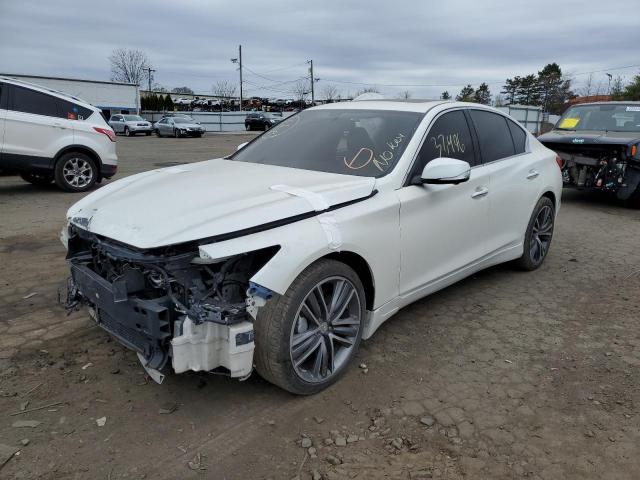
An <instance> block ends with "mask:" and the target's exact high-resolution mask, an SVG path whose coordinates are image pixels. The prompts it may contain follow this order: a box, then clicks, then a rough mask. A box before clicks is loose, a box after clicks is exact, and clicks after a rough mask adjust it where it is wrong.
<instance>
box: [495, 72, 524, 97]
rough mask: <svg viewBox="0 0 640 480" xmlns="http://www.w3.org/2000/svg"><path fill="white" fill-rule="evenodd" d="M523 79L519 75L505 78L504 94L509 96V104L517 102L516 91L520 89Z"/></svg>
mask: <svg viewBox="0 0 640 480" xmlns="http://www.w3.org/2000/svg"><path fill="white" fill-rule="evenodd" d="M521 81H522V79H521V78H520V77H518V76H516V77H514V78H507V79H506V80H505V84H504V85H503V87H502V92H500V93H502V94H504V95H505V96H506V98H507V104H511V103H515V101H516V92H517V91H518V87H519V85H520V83H521Z"/></svg>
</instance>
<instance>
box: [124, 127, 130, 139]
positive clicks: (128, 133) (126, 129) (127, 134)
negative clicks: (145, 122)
mask: <svg viewBox="0 0 640 480" xmlns="http://www.w3.org/2000/svg"><path fill="white" fill-rule="evenodd" d="M124 136H125V137H130V136H131V131H130V130H129V127H124Z"/></svg>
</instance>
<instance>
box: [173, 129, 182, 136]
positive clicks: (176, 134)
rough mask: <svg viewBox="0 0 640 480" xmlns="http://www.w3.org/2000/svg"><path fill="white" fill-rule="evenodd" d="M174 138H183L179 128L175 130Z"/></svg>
mask: <svg viewBox="0 0 640 480" xmlns="http://www.w3.org/2000/svg"><path fill="white" fill-rule="evenodd" d="M173 136H174V137H175V138H180V137H181V135H180V130H178V129H177V128H174V129H173Z"/></svg>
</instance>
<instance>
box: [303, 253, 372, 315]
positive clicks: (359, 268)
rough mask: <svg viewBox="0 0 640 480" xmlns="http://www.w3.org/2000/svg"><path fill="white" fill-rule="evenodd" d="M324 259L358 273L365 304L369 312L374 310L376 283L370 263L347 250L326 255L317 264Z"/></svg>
mask: <svg viewBox="0 0 640 480" xmlns="http://www.w3.org/2000/svg"><path fill="white" fill-rule="evenodd" d="M322 259H330V260H336V261H338V262H341V263H344V264H345V265H347V266H348V267H350V268H351V269H353V271H354V272H356V275H358V278H360V281H361V282H362V286H363V287H364V294H365V304H366V307H367V310H373V305H374V298H375V282H374V278H373V272H372V271H371V267H370V266H369V263H368V262H367V261H366V260H365V259H364V258H363V257H362V256H360V255H358V254H357V253H355V252H350V251H346V250H345V251H341V252H332V253H330V254H328V255H325V256H324V257H320V258H319V259H318V260H316V262H317V261H319V260H322ZM313 263H315V262H313Z"/></svg>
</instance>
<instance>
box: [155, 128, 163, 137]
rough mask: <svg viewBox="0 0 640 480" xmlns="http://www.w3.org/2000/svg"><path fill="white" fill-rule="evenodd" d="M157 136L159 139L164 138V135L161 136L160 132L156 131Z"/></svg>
mask: <svg viewBox="0 0 640 480" xmlns="http://www.w3.org/2000/svg"><path fill="white" fill-rule="evenodd" d="M156 135H157V136H158V138H160V137H162V135H161V134H160V130H156Z"/></svg>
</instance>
